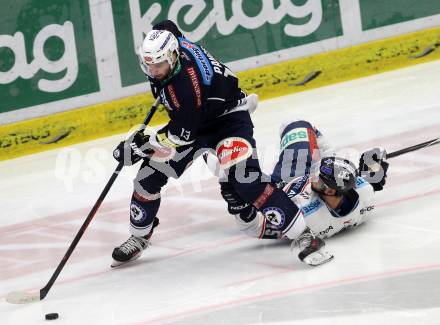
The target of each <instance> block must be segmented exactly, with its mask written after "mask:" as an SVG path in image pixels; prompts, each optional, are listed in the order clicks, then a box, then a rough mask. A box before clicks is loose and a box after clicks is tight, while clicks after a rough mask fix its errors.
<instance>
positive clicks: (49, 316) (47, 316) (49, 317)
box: [45, 313, 58, 320]
mask: <svg viewBox="0 0 440 325" xmlns="http://www.w3.org/2000/svg"><path fill="white" fill-rule="evenodd" d="M45 317H46V319H47V320H54V319H57V318H58V314H57V313H50V314H46V316H45Z"/></svg>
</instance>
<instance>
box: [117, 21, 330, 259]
mask: <svg viewBox="0 0 440 325" xmlns="http://www.w3.org/2000/svg"><path fill="white" fill-rule="evenodd" d="M139 58H140V65H141V68H142V70H143V71H144V73H145V74H146V76H147V77H148V80H149V81H150V84H151V89H152V93H153V95H154V97H157V96H160V98H161V101H162V103H163V104H164V105H165V106H166V108H167V111H168V114H169V117H170V121H169V123H168V124H167V125H166V126H165V127H164V128H163V129H161V130H159V131H158V132H157V134H156V135H150V136H149V135H145V134H144V132H137V133H135V134H133V135H132V136H131V137H129V139H128V140H126V141H123V142H121V143H120V144H119V145H118V147H117V148H116V149H115V151H114V157H115V159H117V160H118V161H119V162H121V161H122V162H124V164H125V165H131V164H133V163H136V162H137V161H139V160H142V165H141V167H140V170H139V172H138V174H137V176H136V179H135V181H134V191H133V195H132V199H131V205H130V233H131V236H130V237H129V238H128V240H127V241H125V242H124V243H122V244H121V245H120V246H119V247H117V248H115V249H114V251H113V254H112V257H113V260H114V262H113V264H112V266H118V265H121V264H124V263H126V262H129V261H132V260H134V259H137V258H139V257H140V255H141V253H142V251H143V250H144V249H146V248H147V247H148V245H149V241H150V238H151V236H152V234H153V231H154V228H155V227H157V225H158V224H159V220H158V218H157V217H156V214H157V212H158V209H159V205H160V197H161V188H162V187H163V186H164V185H165V184H166V183H167V180H168V178H169V177H173V178H178V177H180V175H182V173H183V172H184V171H185V169H186V168H188V167H189V165H191V163H192V161H193V160H194V159H196V158H197V157H199V156H200V155H202V154H203V153H204V152H206V150H207V149H210V150H212V151H213V152H214V154H215V155H216V156H217V158H218V161H219V163H220V166H221V168H222V170H223V171H224V174H225V178H224V179H222V181H223V182H222V184H227V185H226V186H228V187H230V188H232V189H233V190H234V192H235V193H238V195H239V196H240V197H241V198H242V199H243V200H244V201H245V202H246V203H247V204H250V205H251V206H252V207H253V208H255V209H256V210H258V211H259V212H261V213H262V215H264V216H265V217H266V218H270V217H271V216H272V215H273V213H276V214H278V215H280V216H282V218H281V219H280V220H279V221H278V230H279V231H280V232H281V233H282V235H283V236H285V237H287V238H290V239H292V240H296V241H297V242H298V244H299V247H300V254H299V255H298V257H299V259H300V260H301V261H303V262H305V263H307V264H309V265H319V264H323V263H325V262H328V261H330V260H331V259H332V258H333V255H331V254H330V253H329V252H328V251H327V250H326V249H325V244H324V241H323V240H322V239H320V238H319V237H316V236H315V235H314V234H313V233H312V232H311V231H310V229H309V228H308V227H306V224H305V221H304V218H303V215H302V212H301V210H300V209H299V208H298V206H297V205H296V204H295V203H294V202H293V201H291V200H290V199H289V197H288V196H287V194H286V193H285V192H283V191H282V190H281V189H279V188H277V187H276V186H275V185H274V184H273V183H272V182H271V181H270V177H267V176H266V175H263V174H262V172H261V169H260V165H259V162H258V159H257V158H256V154H255V147H256V144H255V140H254V138H253V124H252V121H251V118H250V115H249V111H253V110H254V109H255V107H256V105H257V100H258V98H257V96H256V95H248V96H247V95H246V94H245V93H244V92H242V91H241V89H240V88H239V86H238V79H237V77H236V76H235V75H234V74H233V73H232V72H231V71H230V70H229V69H228V68H227V67H226V66H225V65H223V64H222V63H220V62H219V61H218V60H217V59H215V58H214V57H213V56H212V55H211V54H210V53H208V52H207V51H206V50H205V49H204V48H203V47H201V46H199V45H197V44H195V43H192V42H190V41H189V40H187V39H185V38H184V37H183V36H182V34H181V33H180V31H179V30H178V29H177V27H176V25H175V24H174V23H172V22H171V21H164V22H161V23H159V24H157V25H156V26H154V28H153V30H152V31H150V32H149V33H148V34H147V35H146V37H145V39H144V41H143V44H142V46H141V47H140V49H139ZM237 175H257V177H254V178H253V181H248V178H245V179H244V180H242V179H240V177H238V176H237Z"/></svg>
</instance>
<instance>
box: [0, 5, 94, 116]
mask: <svg viewBox="0 0 440 325" xmlns="http://www.w3.org/2000/svg"><path fill="white" fill-rule="evenodd" d="M5 6H6V7H7V8H3V9H4V10H5V12H6V11H7V15H8V18H5V17H3V18H2V19H0V31H1V32H0V102H1V103H2V105H1V107H0V112H6V111H10V110H14V109H18V108H23V107H27V106H33V105H38V104H43V103H47V102H51V101H55V100H60V99H64V98H69V97H73V96H78V95H84V94H88V93H91V92H95V91H98V90H99V86H98V81H97V80H98V77H97V72H96V59H95V54H94V45H93V35H92V29H91V21H90V13H89V5H88V1H87V0H80V1H68V2H64V1H63V2H60V1H55V0H38V1H37V0H34V1H29V0H28V1H26V0H15V1H12V2H10V3H8V4H7V5H5Z"/></svg>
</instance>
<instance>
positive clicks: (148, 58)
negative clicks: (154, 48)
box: [144, 56, 153, 63]
mask: <svg viewBox="0 0 440 325" xmlns="http://www.w3.org/2000/svg"><path fill="white" fill-rule="evenodd" d="M144 60H145V62H147V63H150V62H152V61H153V58H152V57H151V56H144Z"/></svg>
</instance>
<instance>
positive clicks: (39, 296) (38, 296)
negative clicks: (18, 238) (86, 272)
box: [6, 97, 160, 304]
mask: <svg viewBox="0 0 440 325" xmlns="http://www.w3.org/2000/svg"><path fill="white" fill-rule="evenodd" d="M159 103H160V97H158V98H157V99H156V101H155V102H154V104H153V106H152V107H151V109H150V112H149V113H148V115H147V117H146V118H145V120H144V123H143V124H142V126H141V128H140V129H139V130H143V129H145V127H146V126H147V124H148V123H150V120H151V118H152V117H153V115H154V113H155V112H156V110H157V107H158V106H159ZM123 167H124V163H123V162H120V163H119V164H118V166H117V167H116V169H115V171H114V172H113V174H112V176H111V177H110V179H109V180H108V182H107V184H106V185H105V187H104V190H103V191H102V192H101V195H100V196H99V198H98V200H97V201H96V203H95V205H94V206H93V208H92V210H91V211H90V212H89V215H88V216H87V218H86V220H85V221H84V223H83V224H82V226H81V228H80V229H79V231H78V233H77V234H76V236H75V238H74V239H73V241H72V243H71V244H70V246H69V248H68V249H67V252H66V254H64V257H63V259H62V260H61V262H60V263H59V264H58V267H57V268H56V270H55V272H54V273H53V274H52V277H51V278H50V280H49V282H47V284H46V285H45V286H44V287H43V288H42V289H40V291H39V292H11V293H9V294H8V295H7V296H6V301H7V302H9V303H11V304H27V303H30V302H36V301H40V300H43V299H44V297H46V295H47V293H48V292H49V290H50V288H51V287H52V285H53V284H54V283H55V281H56V279H57V278H58V275H59V274H60V272H61V270H62V269H63V267H64V265H65V264H66V262H67V260H68V259H69V257H70V255H71V254H72V252H73V250H74V249H75V247H76V245H77V244H78V242H79V240H80V239H81V237H82V235H83V234H84V232H85V231H86V229H87V227H88V226H89V224H90V222H91V221H92V219H93V217H94V216H95V214H96V212H97V211H98V209H99V207H100V206H101V204H102V202H103V201H104V198H105V197H106V195H107V193H108V192H109V190H110V188H111V187H112V185H113V183H114V182H115V180H116V177H118V175H119V172H120V171H121V170H122V168H123Z"/></svg>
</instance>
